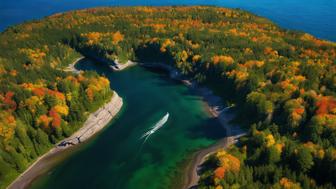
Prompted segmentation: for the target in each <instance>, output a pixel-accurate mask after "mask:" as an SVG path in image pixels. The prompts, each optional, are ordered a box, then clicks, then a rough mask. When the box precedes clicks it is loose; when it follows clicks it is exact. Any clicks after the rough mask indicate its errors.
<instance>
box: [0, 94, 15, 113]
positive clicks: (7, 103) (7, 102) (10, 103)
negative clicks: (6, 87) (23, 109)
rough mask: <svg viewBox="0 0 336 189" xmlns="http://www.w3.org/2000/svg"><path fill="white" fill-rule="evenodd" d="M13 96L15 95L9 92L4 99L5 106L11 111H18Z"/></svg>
mask: <svg viewBox="0 0 336 189" xmlns="http://www.w3.org/2000/svg"><path fill="white" fill-rule="evenodd" d="M13 96H14V93H13V92H12V91H8V92H7V93H6V94H5V96H4V97H3V99H2V101H3V103H4V105H5V106H7V107H8V108H9V109H10V110H15V109H16V102H15V101H14V100H13ZM0 100H1V98H0ZM0 107H1V104H0Z"/></svg>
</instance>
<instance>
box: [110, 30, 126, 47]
mask: <svg viewBox="0 0 336 189" xmlns="http://www.w3.org/2000/svg"><path fill="white" fill-rule="evenodd" d="M112 40H113V43H114V44H118V43H119V42H120V41H122V40H124V35H123V34H121V33H120V32H119V31H117V32H116V33H114V34H112Z"/></svg>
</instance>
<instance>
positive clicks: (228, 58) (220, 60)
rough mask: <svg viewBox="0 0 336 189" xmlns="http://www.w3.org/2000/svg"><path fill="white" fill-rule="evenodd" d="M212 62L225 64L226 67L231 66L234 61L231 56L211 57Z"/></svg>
mask: <svg viewBox="0 0 336 189" xmlns="http://www.w3.org/2000/svg"><path fill="white" fill-rule="evenodd" d="M212 62H213V63H214V64H218V63H225V64H227V65H231V64H233V62H234V60H233V58H232V57H231V56H225V55H219V56H213V57H212Z"/></svg>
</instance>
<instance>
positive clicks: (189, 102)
mask: <svg viewBox="0 0 336 189" xmlns="http://www.w3.org/2000/svg"><path fill="white" fill-rule="evenodd" d="M79 67H80V68H81V69H84V70H96V71H97V72H98V73H100V74H103V75H105V76H107V77H108V78H109V79H110V82H111V87H112V88H113V89H115V90H116V91H117V92H118V94H119V95H120V96H121V97H122V98H123V100H124V106H123V109H122V111H121V112H120V114H119V116H118V117H117V118H116V119H115V120H114V121H113V122H112V123H111V124H110V125H109V126H108V127H107V128H106V129H105V130H104V131H103V132H101V133H100V134H99V135H98V136H97V137H95V138H94V139H93V140H92V141H90V142H89V143H88V144H85V145H84V146H83V148H82V149H81V150H79V151H78V152H75V153H74V154H73V155H71V156H70V157H69V158H67V159H66V160H65V161H63V162H62V163H60V165H57V167H56V168H53V169H52V170H50V172H49V174H46V175H44V176H42V177H41V178H40V179H38V180H37V181H36V182H35V183H33V188H35V189H40V188H41V189H42V188H48V189H53V188H55V189H60V188H62V189H66V188H71V189H76V188H81V189H83V188H91V189H92V188H113V189H159V188H175V187H173V186H172V185H171V184H174V182H171V179H174V180H175V179H176V177H177V176H181V174H177V173H178V172H181V166H182V165H183V160H185V158H188V157H190V155H191V154H192V152H194V151H195V150H197V149H200V148H202V147H206V146H208V145H210V144H213V143H214V142H215V141H217V140H218V139H219V138H222V137H224V136H225V131H224V129H223V128H222V127H221V125H219V123H218V121H217V120H216V119H213V118H211V117H210V116H209V113H208V112H207V110H206V108H205V106H204V105H205V104H204V102H203V101H202V100H201V99H200V97H198V96H195V95H194V94H193V93H192V91H190V89H188V88H187V87H186V86H184V85H182V84H181V83H177V82H175V81H173V80H171V79H169V78H168V77H167V76H166V75H165V74H162V73H161V74H160V73H154V72H151V71H148V70H146V69H144V68H141V67H138V66H136V67H133V68H130V69H127V70H125V71H122V72H111V71H109V68H107V67H103V66H98V65H95V64H94V63H92V62H90V61H85V62H81V64H80V65H79ZM167 112H169V119H168V121H167V122H166V123H165V124H164V125H163V127H162V128H161V129H159V130H158V131H156V132H155V133H154V134H153V135H152V136H151V137H150V138H148V140H147V141H146V142H145V143H143V142H144V140H143V139H140V137H141V136H142V135H143V133H145V132H146V131H148V130H149V129H150V127H152V126H154V125H155V124H156V123H157V122H158V121H159V120H160V119H161V118H162V117H163V116H164V115H165V114H166V113H167ZM177 180H178V179H177Z"/></svg>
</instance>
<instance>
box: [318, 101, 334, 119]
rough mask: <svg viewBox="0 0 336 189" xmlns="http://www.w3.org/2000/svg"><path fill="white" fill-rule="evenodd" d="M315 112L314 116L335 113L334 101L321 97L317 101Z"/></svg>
mask: <svg viewBox="0 0 336 189" xmlns="http://www.w3.org/2000/svg"><path fill="white" fill-rule="evenodd" d="M316 106H317V110H316V114H318V115H320V114H328V113H330V112H335V110H336V109H335V108H336V100H335V99H334V98H333V97H331V96H324V97H321V98H320V100H319V101H317V102H316Z"/></svg>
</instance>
